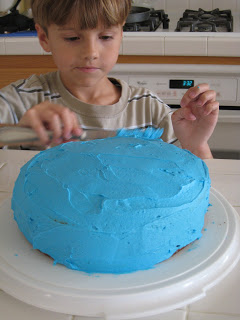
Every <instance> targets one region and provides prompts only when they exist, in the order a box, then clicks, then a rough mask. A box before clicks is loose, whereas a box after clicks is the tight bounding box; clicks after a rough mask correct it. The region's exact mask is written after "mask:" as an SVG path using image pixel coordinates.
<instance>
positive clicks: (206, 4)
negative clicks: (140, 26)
mask: <svg viewBox="0 0 240 320" xmlns="http://www.w3.org/2000/svg"><path fill="white" fill-rule="evenodd" d="M133 4H134V5H139V6H146V7H153V8H154V9H164V10H166V12H167V11H179V10H181V11H183V10H185V9H192V10H197V9H199V8H202V9H204V10H213V9H216V8H219V9H221V10H225V9H231V10H239V11H240V0H228V1H226V0H133Z"/></svg>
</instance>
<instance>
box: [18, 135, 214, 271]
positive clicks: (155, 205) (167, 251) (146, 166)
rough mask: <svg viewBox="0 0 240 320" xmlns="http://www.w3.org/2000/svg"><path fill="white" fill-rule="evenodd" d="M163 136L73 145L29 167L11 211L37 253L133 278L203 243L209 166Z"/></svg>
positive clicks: (35, 160) (123, 137)
mask: <svg viewBox="0 0 240 320" xmlns="http://www.w3.org/2000/svg"><path fill="white" fill-rule="evenodd" d="M158 132H159V131H154V129H151V131H149V130H147V131H145V132H142V131H133V132H132V131H126V132H125V131H121V132H120V134H119V135H118V136H116V137H113V138H106V139H101V140H92V141H86V142H69V143H66V144H62V145H60V146H57V147H54V148H52V149H48V150H46V151H42V152H40V153H39V154H37V155H36V156H35V157H34V158H33V159H31V160H30V161H29V162H28V163H27V164H25V165H24V166H23V167H22V169H21V172H20V174H19V176H18V178H17V180H16V183H15V187H14V191H13V197H12V209H13V211H14V217H15V220H16V221H17V224H18V226H19V228H20V230H21V231H22V233H23V234H24V236H25V237H26V238H27V240H28V241H29V242H30V243H32V245H33V247H34V248H35V249H39V250H40V251H42V252H43V253H46V254H48V255H49V256H51V257H52V258H53V259H54V261H55V263H60V264H64V265H65V266H66V267H68V268H71V269H76V270H81V271H84V272H87V273H129V272H133V271H136V270H145V269H149V268H152V267H154V265H155V264H157V263H159V262H161V261H163V260H166V259H168V258H169V257H171V256H172V255H173V254H174V253H175V252H176V251H178V250H179V249H181V248H183V247H185V246H186V245H188V244H189V243H191V242H193V241H194V240H196V239H198V238H200V237H201V231H202V228H203V225H204V216H205V213H206V212H207V209H208V205H209V190H210V179H209V173H208V169H207V166H206V165H205V163H204V162H203V161H202V160H201V159H200V158H198V157H196V156H195V155H193V154H192V153H190V152H189V151H186V150H182V149H180V148H178V147H176V146H174V145H170V144H167V143H164V142H163V141H161V139H159V134H158Z"/></svg>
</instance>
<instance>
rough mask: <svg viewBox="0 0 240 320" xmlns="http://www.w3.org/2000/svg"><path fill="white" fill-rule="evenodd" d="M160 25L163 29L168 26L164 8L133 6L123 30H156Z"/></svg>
mask: <svg viewBox="0 0 240 320" xmlns="http://www.w3.org/2000/svg"><path fill="white" fill-rule="evenodd" d="M161 25H162V28H163V29H168V28H169V19H168V15H167V14H165V12H164V10H154V9H152V8H145V7H134V6H133V7H132V8H131V11H130V14H129V16H128V17H127V20H126V24H125V25H124V26H123V31H130V32H138V31H156V30H157V29H158V28H159V27H160V26H161Z"/></svg>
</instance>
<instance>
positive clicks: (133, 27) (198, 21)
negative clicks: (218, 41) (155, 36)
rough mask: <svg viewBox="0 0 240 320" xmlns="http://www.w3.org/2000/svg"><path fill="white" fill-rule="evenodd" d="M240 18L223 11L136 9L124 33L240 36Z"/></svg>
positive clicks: (229, 11) (130, 15)
mask: <svg viewBox="0 0 240 320" xmlns="http://www.w3.org/2000/svg"><path fill="white" fill-rule="evenodd" d="M239 21H240V18H239V14H237V13H236V12H234V13H233V12H232V10H230V9H226V10H220V9H219V8H216V9H213V10H209V11H207V10H204V9H201V8H199V9H198V10H190V9H186V10H183V11H182V13H181V12H180V13H179V11H175V12H174V11H170V12H165V10H163V9H161V10H156V9H154V8H147V7H135V6H133V7H132V10H131V12H130V14H129V16H128V18H127V21H126V24H125V25H124V27H123V31H124V32H135V33H136V32H161V33H165V34H166V35H167V34H169V33H175V34H177V33H179V32H181V33H182V32H186V33H188V32H191V33H192V32H195V33H196V35H198V34H199V35H200V34H202V33H203V32H205V33H215V34H221V33H226V32H228V33H236V32H240V24H239Z"/></svg>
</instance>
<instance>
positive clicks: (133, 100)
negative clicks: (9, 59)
mask: <svg viewBox="0 0 240 320" xmlns="http://www.w3.org/2000/svg"><path fill="white" fill-rule="evenodd" d="M110 80H111V81H112V83H114V84H115V85H116V86H121V97H120V99H119V101H118V102H117V103H115V104H113V105H107V106H106V105H92V104H87V103H84V102H82V101H80V100H79V99H77V98H76V97H75V96H73V95H72V94H71V93H70V92H69V91H68V90H67V89H66V88H65V87H64V85H63V83H62V81H61V78H60V75H59V72H58V71H56V72H50V73H47V74H43V75H32V76H31V77H30V78H28V79H24V80H19V81H17V82H14V83H12V84H10V85H8V86H6V87H4V88H3V89H1V90H0V123H17V122H18V121H19V120H20V119H21V117H22V116H23V114H24V113H25V112H26V111H27V110H28V109H29V108H31V107H33V106H35V105H37V104H39V103H41V102H43V101H50V102H52V103H58V104H61V105H63V106H66V107H68V108H69V109H71V110H72V111H74V112H75V113H76V115H77V117H78V120H79V123H80V124H81V126H82V127H83V128H96V129H99V128H101V129H105V130H116V129H120V128H127V129H133V128H144V127H147V126H154V127H160V128H163V129H164V133H163V136H162V139H163V140H164V141H166V142H169V143H173V142H174V141H175V140H176V138H175V136H174V132H173V128H172V121H171V113H172V111H171V109H170V108H169V107H168V106H167V105H166V104H165V103H164V102H163V101H162V100H161V99H160V98H159V97H158V96H157V95H156V94H154V93H153V92H151V91H150V90H148V89H146V88H139V87H134V86H129V85H128V84H127V83H126V82H125V81H123V80H116V79H113V78H111V79H110Z"/></svg>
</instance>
